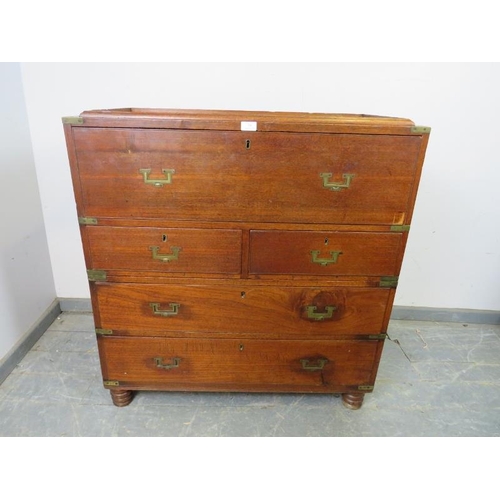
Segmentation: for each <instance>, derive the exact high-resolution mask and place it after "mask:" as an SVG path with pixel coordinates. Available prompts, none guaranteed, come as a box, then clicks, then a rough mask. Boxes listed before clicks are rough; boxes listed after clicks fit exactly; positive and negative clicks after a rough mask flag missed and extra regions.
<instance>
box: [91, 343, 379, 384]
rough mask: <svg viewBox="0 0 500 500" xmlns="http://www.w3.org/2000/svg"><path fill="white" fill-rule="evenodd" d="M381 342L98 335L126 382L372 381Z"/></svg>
mask: <svg viewBox="0 0 500 500" xmlns="http://www.w3.org/2000/svg"><path fill="white" fill-rule="evenodd" d="M378 342H379V341H342V340H339V341H304V340H297V341H280V340H276V341H272V340H267V341H262V340H245V341H241V340H238V339H227V340H213V339H206V340H200V339H195V340H192V339H191V340H190V339H162V338H141V339H137V338H123V337H113V338H101V339H99V350H100V353H101V356H102V359H103V360H104V365H105V373H106V377H107V378H108V379H109V380H114V381H119V383H120V386H122V385H123V386H124V387H126V386H127V383H129V384H138V383H140V384H147V385H151V386H154V385H157V386H161V387H162V388H165V389H168V386H169V384H172V385H174V386H175V387H176V388H178V387H181V386H184V387H185V388H189V386H190V385H191V384H192V385H196V386H197V387H199V386H200V384H201V385H205V386H210V385H212V384H216V385H219V386H221V385H223V386H227V388H228V389H229V388H230V389H232V390H238V389H239V390H242V389H243V388H245V387H250V386H252V385H275V386H280V385H287V386H295V387H296V388H308V390H313V391H314V390H315V389H319V391H322V390H323V391H324V390H325V389H326V390H328V387H335V388H336V389H337V388H338V386H348V387H352V386H359V385H366V384H370V382H371V380H372V372H373V365H374V362H375V358H376V352H377V347H378ZM302 360H303V361H302ZM162 366H163V367H162ZM307 368H309V369H307ZM311 368H312V369H311Z"/></svg>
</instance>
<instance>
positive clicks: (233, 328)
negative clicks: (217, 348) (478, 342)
mask: <svg viewBox="0 0 500 500" xmlns="http://www.w3.org/2000/svg"><path fill="white" fill-rule="evenodd" d="M95 293H96V298H97V304H98V308H99V315H100V323H101V325H100V326H101V328H103V329H109V330H113V332H114V334H118V335H146V336H147V335H171V336H179V335H189V334H190V332H191V333H193V334H194V333H196V332H201V333H206V334H208V333H214V332H219V333H222V334H243V335H244V334H247V335H248V334H254V336H255V335H257V334H258V335H265V336H266V337H268V338H273V337H274V338H277V336H279V335H284V334H286V335H288V337H289V338H290V337H292V338H294V337H296V338H331V337H332V335H336V334H343V335H356V334H376V333H380V332H381V331H382V327H383V324H384V314H385V310H386V306H387V304H388V302H389V300H390V297H392V294H391V291H390V290H389V289H376V288H319V287H318V288H301V287H272V286H253V287H244V286H240V287H238V286H195V285H190V286H182V285H131V284H99V285H97V286H96V287H95ZM173 332H178V334H177V335H174V333H173Z"/></svg>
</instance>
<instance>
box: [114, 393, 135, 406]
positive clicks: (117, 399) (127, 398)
mask: <svg viewBox="0 0 500 500" xmlns="http://www.w3.org/2000/svg"><path fill="white" fill-rule="evenodd" d="M109 392H110V393H111V399H112V400H113V404H114V405H115V406H127V405H128V404H130V402H131V401H132V398H133V397H134V394H133V393H132V391H125V390H123V389H111V390H110V391H109Z"/></svg>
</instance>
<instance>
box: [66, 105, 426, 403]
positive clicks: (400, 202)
mask: <svg viewBox="0 0 500 500" xmlns="http://www.w3.org/2000/svg"><path fill="white" fill-rule="evenodd" d="M63 122H64V128H65V134H66V141H67V147H68V154H69V160H70V165H71V173H72V179H73V186H74V193H75V199H76V205H77V211H78V216H79V222H80V227H81V235H82V242H83V248H84V253H85V261H86V265H87V272H88V277H89V283H90V291H91V297H92V306H93V312H94V319H95V326H96V334H97V342H98V346H99V355H100V360H101V367H102V374H103V379H104V386H105V387H106V388H108V389H110V391H111V396H112V398H113V402H114V403H115V404H116V405H118V406H124V405H126V404H128V403H129V402H130V401H131V399H132V395H133V391H136V390H170V391H244V392H257V391H261V392H304V393H307V392H320V393H337V394H342V397H343V401H344V404H345V405H346V406H348V407H349V408H353V409H355V408H359V407H360V406H361V404H362V401H363V397H364V395H365V393H367V392H371V391H372V390H373V387H374V383H375V378H376V373H377V368H378V363H379V360H380V356H381V353H382V347H383V343H384V338H385V337H386V335H385V332H386V330H387V324H388V321H389V316H390V313H391V308H392V303H393V299H394V294H395V288H396V285H397V279H398V274H399V270H400V268H401V263H402V259H403V253H404V248H405V244H406V240H407V236H408V230H409V224H410V220H411V217H412V212H413V205H414V201H415V197H416V192H417V187H418V181H419V177H420V172H421V167H422V163H423V161H424V155H425V150H426V146H427V141H428V137H429V130H430V129H429V128H428V127H415V125H414V124H413V122H411V121H410V120H406V119H399V118H384V117H370V116H363V115H359V116H358V115H327V114H306V113H271V112H239V111H182V110H148V109H121V110H102V111H88V112H84V113H82V114H81V115H80V116H79V117H70V118H63Z"/></svg>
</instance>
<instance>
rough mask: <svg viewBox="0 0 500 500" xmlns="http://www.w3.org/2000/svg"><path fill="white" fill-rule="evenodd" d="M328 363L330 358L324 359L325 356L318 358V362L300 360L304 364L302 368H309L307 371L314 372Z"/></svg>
mask: <svg viewBox="0 0 500 500" xmlns="http://www.w3.org/2000/svg"><path fill="white" fill-rule="evenodd" d="M313 363H314V364H313ZM327 363H328V360H327V359H324V358H319V359H317V360H316V362H313V361H311V360H309V359H301V360H300V364H301V365H302V368H303V369H304V370H307V371H310V372H314V371H317V370H322V369H323V368H324V367H325V365H326V364H327Z"/></svg>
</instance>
